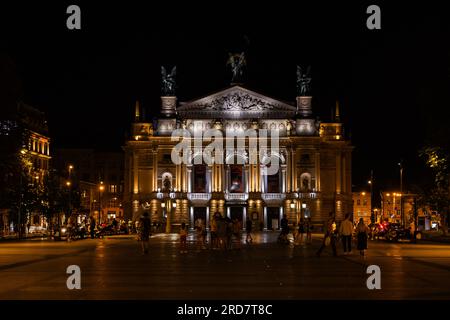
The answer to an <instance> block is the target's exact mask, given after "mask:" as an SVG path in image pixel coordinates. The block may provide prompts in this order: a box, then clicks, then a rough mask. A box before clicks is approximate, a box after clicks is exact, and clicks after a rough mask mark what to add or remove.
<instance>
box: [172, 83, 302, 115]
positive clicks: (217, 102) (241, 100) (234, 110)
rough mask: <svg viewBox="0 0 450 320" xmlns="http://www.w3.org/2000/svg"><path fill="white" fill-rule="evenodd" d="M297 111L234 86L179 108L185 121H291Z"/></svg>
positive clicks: (287, 105) (292, 107)
mask: <svg viewBox="0 0 450 320" xmlns="http://www.w3.org/2000/svg"><path fill="white" fill-rule="evenodd" d="M295 111H296V108H295V107H294V106H292V105H289V104H287V103H284V102H281V101H278V100H275V99H272V98H269V97H267V96H264V95H262V94H259V93H257V92H254V91H251V90H248V89H246V88H243V87H241V86H233V87H231V88H228V89H225V90H223V91H220V92H217V93H214V94H212V95H209V96H207V97H203V98H200V99H197V100H193V101H190V102H186V103H184V104H182V105H181V106H180V107H178V108H177V112H178V114H179V115H180V116H181V117H182V118H200V119H205V118H206V119H208V118H211V119H215V118H222V119H253V118H278V119H279V118H290V117H293V116H294V115H295Z"/></svg>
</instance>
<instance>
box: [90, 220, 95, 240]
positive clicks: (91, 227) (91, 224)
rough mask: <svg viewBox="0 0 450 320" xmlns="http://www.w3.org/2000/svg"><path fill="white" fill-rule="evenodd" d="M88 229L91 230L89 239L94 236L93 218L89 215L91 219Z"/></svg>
mask: <svg viewBox="0 0 450 320" xmlns="http://www.w3.org/2000/svg"><path fill="white" fill-rule="evenodd" d="M89 231H90V232H91V239H94V238H95V219H94V217H91V221H90V223H89Z"/></svg>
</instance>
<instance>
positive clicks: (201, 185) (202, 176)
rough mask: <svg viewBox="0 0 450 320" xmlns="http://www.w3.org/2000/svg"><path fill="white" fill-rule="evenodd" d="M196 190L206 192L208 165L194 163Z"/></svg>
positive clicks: (196, 191)
mask: <svg viewBox="0 0 450 320" xmlns="http://www.w3.org/2000/svg"><path fill="white" fill-rule="evenodd" d="M194 192H195V193H204V192H206V166H205V165H203V164H197V165H194Z"/></svg>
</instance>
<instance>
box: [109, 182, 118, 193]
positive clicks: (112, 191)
mask: <svg viewBox="0 0 450 320" xmlns="http://www.w3.org/2000/svg"><path fill="white" fill-rule="evenodd" d="M109 192H111V193H116V192H117V185H115V184H111V185H110V186H109Z"/></svg>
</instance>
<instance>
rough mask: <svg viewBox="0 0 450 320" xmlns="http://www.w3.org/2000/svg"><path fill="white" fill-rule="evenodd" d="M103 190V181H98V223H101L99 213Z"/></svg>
mask: <svg viewBox="0 0 450 320" xmlns="http://www.w3.org/2000/svg"><path fill="white" fill-rule="evenodd" d="M104 190H105V186H104V185H103V181H100V186H99V187H98V201H99V209H98V223H99V224H100V223H101V212H102V200H103V191H104Z"/></svg>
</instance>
